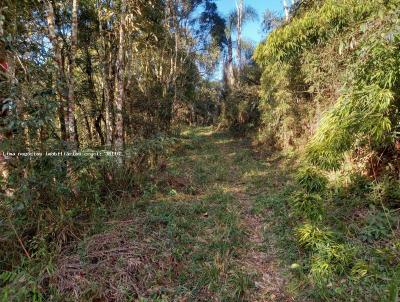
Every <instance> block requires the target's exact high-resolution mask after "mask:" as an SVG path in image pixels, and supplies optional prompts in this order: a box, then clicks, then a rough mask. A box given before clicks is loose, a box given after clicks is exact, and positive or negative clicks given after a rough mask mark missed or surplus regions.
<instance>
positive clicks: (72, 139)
mask: <svg viewBox="0 0 400 302" xmlns="http://www.w3.org/2000/svg"><path fill="white" fill-rule="evenodd" d="M77 44H78V0H73V2H72V32H71V53H70V62H69V75H68V102H67V131H68V139H69V144H70V146H71V148H72V149H76V148H77V146H78V145H79V142H78V136H77V133H76V125H75V117H74V111H75V93H74V89H75V82H74V69H75V56H76V49H77Z"/></svg>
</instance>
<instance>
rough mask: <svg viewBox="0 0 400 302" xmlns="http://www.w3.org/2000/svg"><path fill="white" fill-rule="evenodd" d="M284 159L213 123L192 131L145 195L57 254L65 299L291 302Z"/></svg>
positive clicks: (57, 277)
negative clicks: (282, 208) (281, 207)
mask: <svg viewBox="0 0 400 302" xmlns="http://www.w3.org/2000/svg"><path fill="white" fill-rule="evenodd" d="M280 164H281V163H280V162H279V160H277V161H270V162H268V161H267V160H266V158H257V155H256V154H255V153H253V151H252V150H251V148H250V146H249V145H248V144H247V142H246V141H244V140H238V139H234V138H233V137H231V136H229V135H227V134H223V133H214V132H212V130H211V128H199V129H192V130H190V131H188V132H187V133H185V135H184V139H183V144H182V147H181V148H180V150H178V151H177V152H176V154H175V155H174V156H172V157H171V158H170V159H169V162H168V163H167V164H166V169H165V171H164V172H162V173H161V175H157V176H155V181H154V183H155V184H153V185H152V186H149V187H147V188H146V189H145V194H144V196H143V197H142V198H141V199H140V200H132V202H127V201H126V200H124V201H123V202H121V204H120V205H118V206H117V208H116V209H115V210H114V211H113V212H111V213H107V214H104V215H99V218H98V224H97V225H96V226H94V228H93V230H92V232H91V234H88V236H87V237H86V238H85V239H84V240H82V242H80V244H79V245H78V246H77V245H74V246H71V249H69V250H67V251H66V253H65V254H64V255H63V256H62V257H60V259H59V260H58V261H57V263H56V268H57V269H56V273H55V274H54V276H53V278H52V279H51V284H52V286H54V287H55V288H56V291H57V292H62V293H64V294H65V295H63V296H62V297H60V299H64V300H68V299H71V300H77V299H79V300H83V301H86V300H88V301H293V298H292V297H291V296H290V295H289V294H288V293H287V292H286V290H285V289H286V281H285V280H287V279H288V277H287V276H288V274H287V272H286V271H285V270H283V269H282V267H280V265H279V263H278V259H277V253H278V250H277V246H276V245H277V244H276V235H275V234H274V231H273V229H272V228H271V225H272V224H273V221H272V219H273V215H271V213H270V212H271V209H270V207H269V206H268V204H269V203H271V196H274V194H279V192H280V191H282V188H283V186H284V185H285V182H286V181H287V176H285V175H282V172H281V171H282V168H281V167H280V166H279V165H280ZM105 219H106V220H107V222H106V223H104V220H105Z"/></svg>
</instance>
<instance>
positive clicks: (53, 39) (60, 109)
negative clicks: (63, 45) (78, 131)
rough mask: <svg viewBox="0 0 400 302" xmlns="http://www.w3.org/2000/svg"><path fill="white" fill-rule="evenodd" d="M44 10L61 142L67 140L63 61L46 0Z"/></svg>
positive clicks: (51, 9)
mask: <svg viewBox="0 0 400 302" xmlns="http://www.w3.org/2000/svg"><path fill="white" fill-rule="evenodd" d="M46 4H47V5H46V6H47V7H46V10H47V16H46V19H47V25H48V31H49V40H50V43H51V44H52V46H53V52H54V61H55V63H56V65H55V66H56V68H57V79H56V91H57V93H58V95H59V97H60V105H59V107H58V116H59V120H60V131H61V139H62V140H63V141H66V140H67V129H66V121H65V110H64V97H65V95H64V93H63V87H62V84H61V83H64V72H63V71H64V68H63V60H62V56H61V49H60V45H59V43H58V39H57V36H56V30H55V17H54V9H53V5H52V3H51V2H50V0H46Z"/></svg>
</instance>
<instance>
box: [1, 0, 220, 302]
mask: <svg viewBox="0 0 400 302" xmlns="http://www.w3.org/2000/svg"><path fill="white" fill-rule="evenodd" d="M224 29H225V20H224V19H223V18H222V17H221V16H219V14H218V12H217V6H216V4H215V3H214V1H212V0H196V1H186V0H182V1H181V0H165V1H164V0H129V1H118V0H116V1H114V0H80V1H78V0H71V1H57V0H45V1H31V0H20V1H7V0H6V1H2V2H1V7H0V81H1V83H0V85H1V86H0V103H1V118H0V139H1V141H0V150H1V153H0V172H1V178H0V229H1V232H0V241H1V244H0V259H1V260H0V276H1V278H0V279H1V280H2V279H3V277H4V278H5V279H7V280H6V281H4V282H5V283H7V282H8V281H10V278H9V277H10V274H6V275H2V273H1V272H3V271H6V272H10V271H11V272H12V271H14V273H15V274H17V273H19V272H20V270H21V271H23V270H24V269H25V267H23V263H24V262H23V261H24V259H27V260H33V261H34V260H43V262H42V263H45V262H46V261H49V259H45V258H46V257H51V254H52V253H53V252H54V251H57V250H58V251H59V250H60V249H61V248H62V246H63V245H64V244H65V243H67V242H69V241H71V240H73V239H74V238H76V237H77V236H79V234H80V233H82V232H83V231H84V230H85V227H84V226H85V223H84V222H85V221H86V222H87V221H88V220H92V219H94V218H95V217H96V215H98V213H97V214H96V211H98V210H99V208H103V205H104V204H112V203H115V202H117V200H120V199H121V198H123V197H124V196H125V195H124V194H127V192H130V193H129V194H133V195H136V196H137V195H140V194H142V193H143V191H144V190H145V186H146V185H148V183H151V180H150V179H149V177H150V176H149V175H150V171H151V170H152V169H157V168H159V163H160V162H162V161H163V158H164V157H165V154H166V153H167V152H168V150H170V148H172V147H173V146H174V144H175V138H174V137H175V134H176V133H177V131H178V130H179V126H180V125H182V124H194V123H195V124H211V123H213V122H214V120H215V119H216V117H217V115H218V112H219V106H220V105H219V103H218V102H219V91H220V89H219V86H218V84H217V83H214V82H212V81H209V80H207V79H208V77H209V76H210V75H211V74H212V72H213V70H214V69H215V66H216V64H217V62H218V58H219V56H220V53H221V52H222V51H223V46H224V43H225V42H224V41H225V40H224V39H223V37H224ZM62 151H63V152H64V151H65V152H72V151H77V152H78V151H88V152H89V153H90V152H91V151H94V152H91V153H92V154H102V155H101V156H92V157H88V156H81V157H79V156H71V157H65V156H52V157H50V156H33V157H26V156H25V157H18V156H10V154H11V153H15V154H16V153H27V152H38V153H42V154H46V153H48V152H50V153H54V152H56V153H58V152H62ZM96 151H118V152H121V153H120V154H121V155H116V156H103V155H104V154H110V153H107V152H98V153H96ZM3 152H4V153H3ZM116 154H119V153H116ZM160 165H162V163H161V164H160ZM28 262H29V261H28ZM27 265H28V264H27ZM28 267H29V268H30V269H32V266H29V265H28ZM14 273H11V275H13V276H14V275H15V274H14ZM28 275H29V274H25V275H24V276H28ZM27 278H28V279H29V277H27ZM17 279H18V278H17ZM13 280H14V279H13ZM0 283H1V286H2V284H3V281H0ZM25 285H26V284H25ZM25 285H21V286H20V287H21V288H20V289H21V290H19V289H18V288H17V287H16V286H12V285H11V286H10V288H9V290H10V291H11V292H10V291H8V290H4V291H2V294H4V295H8V296H7V297H8V298H6V296H4V297H3V296H1V295H2V294H0V296H1V299H3V298H4V299H13V298H16V297H17V296H18V295H19V294H21V297H19V298H20V299H21V300H24V299H28V298H27V297H31V296H30V293H29V292H31V291H32V290H34V289H32V287H31V286H30V285H27V287H25ZM18 287H19V286H18ZM14 291H15V292H14ZM24 291H26V292H24ZM14 294H15V295H16V296H14ZM25 294H26V296H24V295H25ZM24 297H25V298H24Z"/></svg>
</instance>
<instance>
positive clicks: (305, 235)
mask: <svg viewBox="0 0 400 302" xmlns="http://www.w3.org/2000/svg"><path fill="white" fill-rule="evenodd" d="M296 235H297V238H298V240H299V243H300V244H301V245H302V246H304V247H307V248H310V249H316V248H317V247H318V246H320V245H327V244H330V243H333V238H334V233H333V232H332V231H330V230H327V229H323V228H320V227H318V226H317V225H315V224H312V223H305V224H303V225H301V226H299V227H298V228H297V229H296Z"/></svg>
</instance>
